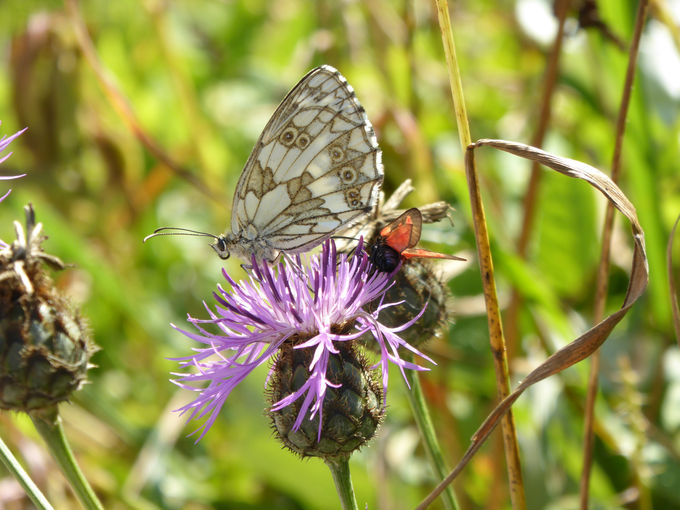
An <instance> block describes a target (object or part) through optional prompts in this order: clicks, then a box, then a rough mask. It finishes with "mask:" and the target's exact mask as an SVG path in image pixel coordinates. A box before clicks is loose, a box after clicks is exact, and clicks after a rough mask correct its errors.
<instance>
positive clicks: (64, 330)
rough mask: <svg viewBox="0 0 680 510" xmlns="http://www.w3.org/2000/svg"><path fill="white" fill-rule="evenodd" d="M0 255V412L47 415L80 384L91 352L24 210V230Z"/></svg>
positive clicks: (55, 264)
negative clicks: (46, 270)
mask: <svg viewBox="0 0 680 510" xmlns="http://www.w3.org/2000/svg"><path fill="white" fill-rule="evenodd" d="M14 225H15V229H16V234H17V239H16V240H15V241H14V242H13V243H12V244H11V245H8V246H5V247H3V248H1V249H0V409H11V410H15V411H25V412H42V411H49V410H50V409H52V408H53V407H54V406H55V405H56V404H58V403H59V402H62V401H64V400H67V399H68V398H69V396H70V395H71V393H72V392H73V391H75V390H76V389H78V388H79V387H80V386H81V384H83V382H84V381H85V376H86V373H87V369H88V368H89V363H88V362H89V359H90V356H91V354H92V353H93V352H94V346H93V344H92V343H91V341H90V338H89V330H88V328H87V327H86V326H85V324H84V322H83V320H82V319H81V318H80V316H79V314H78V313H77V312H75V311H74V310H73V309H72V307H71V306H70V304H69V303H68V302H67V300H66V299H65V298H64V297H63V296H62V295H61V294H60V293H59V292H58V291H57V289H55V287H54V285H53V284H52V281H51V279H50V278H49V276H48V275H47V274H46V272H45V269H44V265H45V264H47V265H49V266H51V267H52V268H55V269H63V268H64V265H63V263H62V262H61V261H60V260H59V259H58V258H57V257H54V256H53V255H49V254H47V253H45V252H44V251H43V250H42V248H41V243H42V241H43V240H44V239H45V237H44V236H43V235H42V233H41V232H42V224H40V223H37V224H36V222H35V215H34V212H33V208H32V207H31V206H30V205H29V206H27V207H26V229H25V230H24V228H23V227H22V226H21V225H20V224H19V222H15V223H14Z"/></svg>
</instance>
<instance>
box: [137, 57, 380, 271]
mask: <svg viewBox="0 0 680 510" xmlns="http://www.w3.org/2000/svg"><path fill="white" fill-rule="evenodd" d="M383 176H384V171H383V165H382V156H381V151H380V148H379V147H378V142H377V139H376V137H375V133H374V131H373V127H372V126H371V123H370V121H369V120H368V118H367V117H366V113H365V111H364V108H363V107H362V106H361V104H360V103H359V101H358V100H357V98H356V96H355V94H354V89H352V87H351V86H350V85H349V83H347V80H346V79H345V78H344V77H343V76H342V75H341V74H340V73H339V72H338V71H337V70H336V69H334V68H333V67H331V66H327V65H322V66H320V67H317V68H315V69H312V70H311V71H310V72H309V73H307V74H306V75H305V76H304V77H303V78H302V79H301V80H300V82H299V83H298V84H297V85H295V87H293V89H292V90H291V91H290V92H289V93H288V95H286V97H285V98H284V99H283V101H282V102H281V104H280V105H279V106H278V107H277V108H276V111H275V112H274V114H273V115H272V117H271V119H269V122H268V123H267V125H266V126H265V128H264V130H263V131H262V134H261V135H260V137H259V139H258V140H257V142H256V144H255V147H254V149H253V151H252V153H251V154H250V157H249V158H248V161H247V162H246V164H245V166H244V168H243V171H242V172H241V177H240V178H239V180H238V183H237V185H236V190H235V193H234V199H233V202H232V210H231V230H230V231H229V230H228V231H227V232H225V233H224V234H222V235H219V236H215V235H212V234H208V233H204V232H195V231H189V230H187V229H173V230H177V231H180V232H177V233H179V234H183V235H205V236H210V237H213V238H214V239H215V241H214V243H213V244H212V245H211V246H212V247H213V249H214V250H215V251H216V252H217V254H218V255H219V256H220V258H222V259H227V258H229V256H230V254H231V253H234V254H236V255H237V256H238V257H240V258H242V259H245V260H249V259H250V257H251V256H252V255H255V258H256V259H258V260H261V259H267V260H269V261H273V260H274V259H276V258H277V256H278V255H279V254H280V253H281V252H284V253H290V254H296V253H302V252H305V251H308V250H311V249H312V248H314V247H315V246H317V245H319V244H321V243H322V242H323V241H325V240H326V239H328V238H329V237H331V236H332V235H333V233H335V232H336V231H337V230H339V229H340V228H342V227H347V226H349V225H351V224H354V223H356V222H357V221H358V220H360V219H361V218H362V217H363V216H364V215H366V214H367V213H369V212H371V211H372V210H373V209H374V208H375V207H376V204H377V201H378V195H379V192H380V187H381V185H382V181H383ZM161 230H165V229H158V230H157V231H156V232H154V234H152V235H168V232H163V233H160V232H159V231H161ZM149 237H150V236H149Z"/></svg>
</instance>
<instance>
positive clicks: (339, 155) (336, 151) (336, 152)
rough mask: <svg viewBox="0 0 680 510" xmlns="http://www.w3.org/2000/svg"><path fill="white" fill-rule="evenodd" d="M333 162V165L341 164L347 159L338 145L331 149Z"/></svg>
mask: <svg viewBox="0 0 680 510" xmlns="http://www.w3.org/2000/svg"><path fill="white" fill-rule="evenodd" d="M330 152H331V161H332V162H333V163H340V162H341V161H342V160H343V159H345V151H343V150H342V149H341V148H340V147H338V146H337V145H336V146H334V147H331V150H330Z"/></svg>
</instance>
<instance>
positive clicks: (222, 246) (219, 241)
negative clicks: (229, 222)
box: [210, 236, 230, 260]
mask: <svg viewBox="0 0 680 510" xmlns="http://www.w3.org/2000/svg"><path fill="white" fill-rule="evenodd" d="M210 246H211V247H212V249H213V250H215V252H216V253H217V255H218V257H219V258H221V259H222V260H227V259H228V258H229V255H230V254H229V249H228V248H227V240H226V239H225V238H224V236H218V237H217V238H216V239H215V242H214V243H213V244H211V245H210Z"/></svg>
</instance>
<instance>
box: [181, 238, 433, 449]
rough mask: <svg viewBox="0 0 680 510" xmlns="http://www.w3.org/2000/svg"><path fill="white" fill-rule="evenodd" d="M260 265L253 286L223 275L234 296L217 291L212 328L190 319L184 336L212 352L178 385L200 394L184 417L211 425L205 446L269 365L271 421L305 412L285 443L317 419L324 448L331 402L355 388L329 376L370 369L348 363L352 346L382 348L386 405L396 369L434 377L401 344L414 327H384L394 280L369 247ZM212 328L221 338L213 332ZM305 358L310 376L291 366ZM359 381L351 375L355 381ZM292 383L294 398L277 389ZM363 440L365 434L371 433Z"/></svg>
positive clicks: (185, 362) (200, 356) (194, 361)
mask: <svg viewBox="0 0 680 510" xmlns="http://www.w3.org/2000/svg"><path fill="white" fill-rule="evenodd" d="M251 262H252V268H251V269H250V270H249V274H248V278H247V279H245V280H241V281H240V282H238V283H237V282H235V281H234V280H232V279H231V278H230V277H229V275H228V274H227V273H226V271H223V274H224V277H225V279H226V280H227V282H228V283H229V285H230V289H224V288H223V287H221V286H218V292H215V293H214V297H215V300H216V301H217V304H216V306H215V309H214V310H211V309H210V307H208V305H207V304H206V305H205V306H206V309H207V311H208V314H209V315H210V318H209V319H197V318H193V317H189V319H188V320H189V322H190V323H192V324H193V325H194V326H195V327H196V329H197V330H198V332H189V331H185V330H182V329H179V328H176V329H178V330H179V331H181V332H182V333H183V334H184V335H186V336H187V337H189V338H191V339H193V340H195V341H196V342H199V343H200V344H202V345H203V347H202V348H199V349H197V350H196V353H195V354H193V355H191V356H187V357H185V358H180V359H179V361H180V364H181V367H182V368H185V369H189V370H191V373H189V374H184V373H180V374H176V375H178V376H180V377H179V378H178V379H176V380H175V383H176V384H178V385H179V386H181V387H183V388H187V389H191V390H194V391H197V392H198V396H197V398H196V399H195V400H194V401H193V402H191V403H190V404H188V405H187V406H185V407H183V408H182V409H181V411H183V412H185V411H191V415H190V418H191V419H194V418H202V417H205V416H207V419H206V420H205V422H204V423H203V424H202V425H201V427H199V429H198V430H197V431H201V434H200V436H199V438H198V439H199V440H200V438H201V437H203V435H204V434H205V433H206V431H207V430H208V429H209V428H210V426H211V425H212V424H213V423H214V421H215V419H216V418H217V414H218V412H219V410H220V409H221V407H222V405H224V403H225V401H226V399H227V397H228V396H229V395H230V394H231V392H232V391H233V390H234V388H236V386H237V385H238V384H239V383H240V382H241V381H242V380H243V379H244V378H245V377H247V376H248V374H250V372H252V371H253V370H254V369H255V368H256V367H258V366H260V365H262V364H263V363H266V362H268V361H269V360H276V362H275V363H273V365H272V367H271V369H270V374H269V377H268V379H267V385H268V391H269V394H270V395H276V396H277V399H276V401H274V402H272V406H271V409H270V412H278V411H282V410H284V409H285V408H287V407H288V406H291V405H292V404H294V403H296V405H295V408H296V409H297V412H296V414H295V416H294V420H293V421H292V425H290V427H289V430H285V431H281V430H279V434H280V435H283V434H285V435H288V433H289V432H295V431H297V430H299V429H300V428H301V427H302V424H303V422H304V421H305V420H315V423H316V419H318V425H317V429H316V440H317V442H321V441H322V436H323V434H324V431H325V429H326V425H327V423H328V422H329V419H330V417H329V416H327V414H328V409H327V407H326V406H325V402H326V400H327V399H328V398H327V397H328V394H329V392H331V391H334V392H337V391H339V389H340V388H341V387H343V386H345V385H346V383H345V382H339V379H338V378H337V377H336V375H337V371H336V372H334V374H336V375H333V376H330V375H329V374H330V372H329V371H330V370H331V369H330V368H329V367H330V366H331V365H332V364H338V363H340V364H344V363H349V364H350V365H352V366H356V367H359V366H361V365H362V363H361V361H357V362H356V363H355V361H354V360H350V358H351V357H352V356H353V355H352V353H351V352H349V351H351V350H352V349H353V347H352V349H350V350H347V349H344V352H345V354H342V353H341V351H343V349H341V348H340V346H345V345H347V346H349V344H350V343H352V342H354V341H355V340H356V339H357V338H359V337H360V336H361V335H363V334H365V333H370V334H371V335H372V336H373V338H374V340H375V342H376V344H377V345H378V346H379V352H380V359H379V361H378V362H377V363H376V364H375V365H373V366H372V367H366V368H371V369H377V368H380V373H379V376H380V379H381V381H382V395H383V396H386V393H387V382H388V365H389V363H393V364H395V365H396V366H397V367H399V369H400V370H401V371H402V374H403V371H404V369H412V370H427V369H426V368H424V367H421V366H419V365H417V364H415V363H412V362H409V361H406V360H404V359H402V358H401V356H400V354H399V348H400V347H404V348H405V349H408V350H409V351H411V352H413V353H414V354H416V355H419V356H421V357H423V358H424V359H426V360H428V361H430V362H432V360H431V359H429V358H428V357H427V356H425V355H423V354H422V353H421V352H419V351H418V350H417V349H415V348H413V347H412V346H410V345H409V344H408V343H407V342H405V341H404V340H403V339H402V338H401V337H400V336H399V333H400V332H401V331H403V330H405V329H406V328H408V327H409V326H410V325H411V324H412V323H413V320H412V321H409V322H406V323H405V324H402V325H399V326H396V327H388V326H386V325H384V324H382V323H380V322H379V321H378V319H377V317H378V314H379V313H380V312H381V311H382V310H384V309H386V308H389V307H391V306H394V304H393V303H385V302H384V301H382V300H381V296H384V293H385V291H386V289H387V288H388V287H389V285H390V282H391V278H392V275H390V274H386V273H376V272H375V271H371V267H370V264H369V261H368V256H367V255H366V253H365V252H364V250H363V246H362V243H361V242H360V243H359V246H358V247H357V249H356V250H355V252H354V254H353V255H346V254H338V253H337V251H336V249H335V244H334V243H333V241H327V242H326V243H325V244H324V245H323V248H322V252H321V253H320V254H316V255H310V256H305V257H300V256H297V257H296V259H295V261H294V263H290V264H286V265H284V264H279V265H276V266H272V265H270V264H269V263H267V262H265V261H263V262H261V263H259V262H257V261H256V260H255V259H254V258H253V259H252V261H251ZM371 302H374V303H376V304H375V305H374V307H373V308H368V307H367V306H366V305H367V304H368V303H371ZM416 319H417V317H416ZM414 320H415V319H414ZM208 326H211V327H213V328H216V330H217V331H216V332H210V331H208V330H207V329H206V328H207V327H208ZM301 350H307V353H308V354H307V355H305V356H301V357H298V359H303V360H304V371H302V372H300V371H299V368H298V367H297V365H296V363H297V362H293V361H291V360H289V359H288V353H292V352H295V351H301ZM337 356H340V358H337ZM333 358H334V359H333ZM282 360H283V361H282ZM282 364H286V365H288V366H289V369H290V370H292V371H293V372H295V371H296V370H297V371H298V373H301V374H302V377H299V376H296V375H295V374H294V373H289V374H287V375H282V374H281V373H280V372H278V370H281V369H282V368H281V367H282ZM357 370H359V369H358V368H357ZM359 371H361V370H359ZM342 372H343V373H344V372H345V370H344V369H343V370H342ZM351 372H352V369H351V368H350V367H349V366H348V367H347V373H348V374H349V373H351ZM296 377H297V379H296ZM362 378H364V379H366V380H367V383H366V384H365V385H362V386H361V388H363V389H360V390H359V393H360V395H359V397H358V400H360V401H362V405H364V404H365V405H369V406H375V402H374V401H375V399H374V398H372V397H371V396H370V393H371V392H372V391H373V390H372V386H371V383H370V381H369V380H370V377H368V378H366V377H364V376H362ZM283 379H287V380H289V381H290V380H293V379H295V382H293V383H291V384H290V385H289V388H288V389H287V390H285V391H281V390H280V388H272V385H273V384H278V383H279V382H281V381H282V380H283ZM206 383H207V385H206ZM197 385H198V387H197ZM378 388H380V386H378ZM383 405H384V401H383ZM378 407H380V406H378ZM350 414H351V413H350ZM359 414H362V413H359ZM369 415H370V416H369V418H370V419H371V420H374V419H375V418H376V414H375V413H369ZM274 422H276V419H274ZM358 428H359V429H361V426H359V427H358ZM362 430H363V429H362ZM357 433H358V434H364V433H365V431H360V432H357ZM287 446H290V445H288V444H287ZM300 453H302V454H303V455H307V454H310V453H308V452H300Z"/></svg>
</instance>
